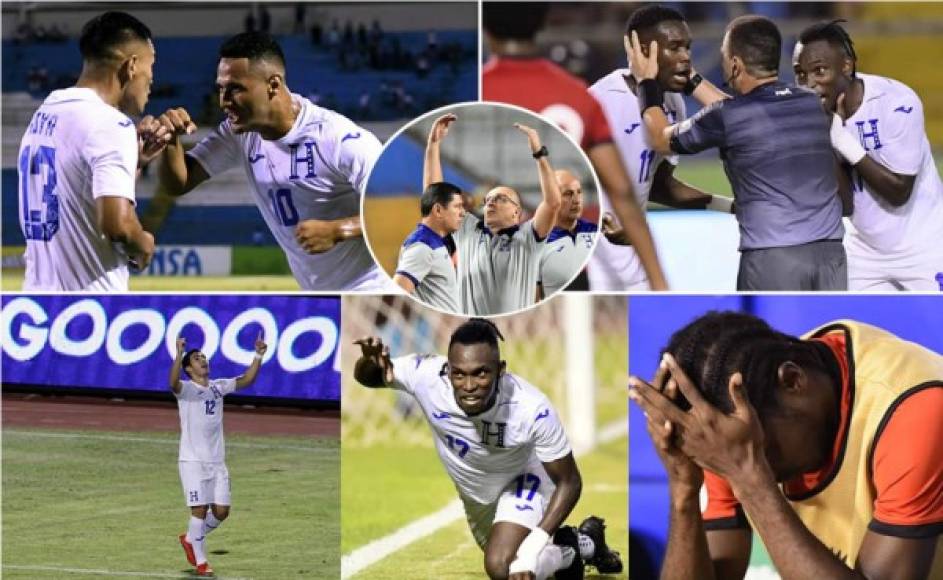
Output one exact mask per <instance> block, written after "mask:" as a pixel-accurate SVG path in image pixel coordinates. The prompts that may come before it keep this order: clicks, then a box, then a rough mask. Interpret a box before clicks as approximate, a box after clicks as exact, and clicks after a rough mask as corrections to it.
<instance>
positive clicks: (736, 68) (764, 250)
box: [630, 15, 851, 290]
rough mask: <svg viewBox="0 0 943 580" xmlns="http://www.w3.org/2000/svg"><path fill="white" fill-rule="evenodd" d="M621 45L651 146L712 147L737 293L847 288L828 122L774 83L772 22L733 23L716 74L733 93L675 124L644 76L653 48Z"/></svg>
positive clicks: (840, 184)
mask: <svg viewBox="0 0 943 580" xmlns="http://www.w3.org/2000/svg"><path fill="white" fill-rule="evenodd" d="M631 43H632V46H631V47H630V53H631V59H632V62H633V65H632V73H633V75H636V76H637V78H639V79H640V81H639V91H638V96H639V109H640V110H641V111H642V112H643V114H642V117H643V119H644V122H645V125H646V128H647V130H648V132H649V136H650V137H651V141H652V146H653V148H654V149H655V150H656V151H658V152H663V153H669V152H670V153H681V154H692V153H698V152H700V151H703V150H705V149H709V148H711V147H718V148H719V149H720V154H721V159H723V162H724V171H725V172H726V174H727V178H728V179H729V180H730V184H731V187H732V189H733V192H734V199H735V202H736V215H737V220H738V221H739V223H740V252H741V257H740V271H739V274H738V276H737V289H738V290H845V289H847V286H848V274H847V264H846V258H845V250H844V248H843V247H842V236H843V234H844V229H843V228H842V223H841V218H842V214H843V213H844V212H847V211H848V210H849V209H850V199H851V198H850V189H849V188H848V183H847V179H845V178H843V173H842V172H841V170H840V168H839V166H838V161H837V159H836V157H835V154H834V152H833V151H832V146H831V141H830V138H829V127H830V124H831V118H830V116H829V115H827V114H826V113H825V111H824V110H823V108H822V106H821V104H820V102H819V98H818V97H817V96H816V95H815V93H813V92H811V91H808V90H807V89H804V88H801V87H797V86H795V85H787V84H785V83H782V82H780V81H779V78H778V74H779V73H778V67H779V60H780V53H781V49H782V37H781V36H780V33H779V30H778V29H777V28H776V25H775V24H774V23H773V22H772V21H771V20H769V19H767V18H764V17H761V16H751V15H748V16H741V17H739V18H736V19H734V20H733V21H732V22H731V23H730V24H729V25H728V26H727V32H726V34H725V35H724V40H723V44H722V47H721V55H722V57H723V71H724V78H725V79H726V82H727V84H728V85H729V86H730V87H731V88H732V89H733V91H734V92H735V93H737V96H735V97H733V98H722V97H723V96H724V95H722V94H721V95H720V97H721V98H718V99H716V100H714V101H713V102H705V103H704V104H705V105H708V106H707V107H705V108H704V109H702V110H701V111H700V112H698V113H697V114H696V115H695V116H693V117H691V118H689V119H687V120H685V121H684V122H682V123H678V124H676V125H671V124H669V122H668V120H667V118H666V117H665V114H664V112H663V111H662V109H661V103H662V100H663V97H662V95H661V92H660V88H659V86H658V84H657V83H656V82H655V81H654V80H653V79H654V78H655V77H656V76H657V72H658V63H657V60H656V59H655V58H654V54H655V53H657V52H658V46H657V43H656V42H652V43H651V44H650V45H649V46H648V47H642V46H640V44H639V42H638V37H637V35H635V33H634V32H633V37H632V39H631ZM646 49H647V50H646ZM701 82H703V83H705V84H706V83H707V81H703V79H701V78H700V75H696V76H695V77H692V79H691V81H690V83H691V84H694V85H695V86H696V85H698V84H699V83H701ZM713 93H714V94H716V92H713ZM702 94H704V91H702Z"/></svg>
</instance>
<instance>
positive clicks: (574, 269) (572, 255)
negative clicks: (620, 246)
mask: <svg viewBox="0 0 943 580" xmlns="http://www.w3.org/2000/svg"><path fill="white" fill-rule="evenodd" d="M554 177H556V180H557V187H558V188H559V189H560V198H561V204H560V211H559V213H557V223H556V224H554V226H553V229H552V230H551V231H550V235H549V236H547V243H546V244H544V249H543V252H541V255H540V280H539V282H538V284H539V286H540V295H541V296H542V297H549V296H551V295H552V294H554V293H555V292H557V291H559V290H562V289H563V288H564V286H566V284H567V283H568V282H569V281H570V279H572V278H573V277H574V276H575V275H576V274H577V273H578V272H579V271H580V269H581V268H582V267H583V264H585V263H586V260H587V259H588V258H589V255H590V252H591V251H592V249H593V244H594V243H595V242H596V233H597V232H598V230H599V227H598V225H597V224H595V223H594V222H591V221H588V220H584V219H583V218H582V217H580V216H582V215H583V186H582V184H581V183H580V179H579V177H577V176H576V175H575V174H574V173H573V172H571V171H568V170H566V169H558V170H556V171H555V172H554ZM571 289H573V287H572V286H571Z"/></svg>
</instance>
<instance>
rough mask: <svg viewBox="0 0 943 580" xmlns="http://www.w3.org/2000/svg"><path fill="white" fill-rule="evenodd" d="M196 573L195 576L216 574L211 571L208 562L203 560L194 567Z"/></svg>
mask: <svg viewBox="0 0 943 580" xmlns="http://www.w3.org/2000/svg"><path fill="white" fill-rule="evenodd" d="M196 575H197V576H215V575H216V574H215V573H214V572H213V569H212V568H210V563H209V562H203V563H202V564H200V565H199V566H197V567H196Z"/></svg>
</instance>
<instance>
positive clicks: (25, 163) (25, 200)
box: [19, 145, 59, 242]
mask: <svg viewBox="0 0 943 580" xmlns="http://www.w3.org/2000/svg"><path fill="white" fill-rule="evenodd" d="M43 165H45V166H46V168H47V171H46V180H45V182H43V183H42V201H41V203H40V206H39V209H31V208H30V203H29V202H30V197H34V196H31V195H30V184H31V183H32V181H33V179H32V177H33V176H34V175H42V173H43ZM19 169H20V200H21V203H20V207H21V209H22V211H23V215H22V220H23V236H24V237H25V238H26V239H27V240H38V241H41V242H48V241H49V240H51V239H52V237H53V236H55V235H56V232H58V231H59V196H57V195H56V150H55V149H54V148H52V147H47V146H45V145H40V146H39V147H37V148H36V151H35V154H32V155H31V151H30V148H29V147H24V148H23V151H22V152H21V153H20V167H19ZM43 206H45V215H44V214H43Z"/></svg>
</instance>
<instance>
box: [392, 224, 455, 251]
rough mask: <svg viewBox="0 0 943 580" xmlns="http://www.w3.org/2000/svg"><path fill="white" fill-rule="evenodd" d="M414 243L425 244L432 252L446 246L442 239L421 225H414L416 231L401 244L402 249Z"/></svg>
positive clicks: (430, 229)
mask: <svg viewBox="0 0 943 580" xmlns="http://www.w3.org/2000/svg"><path fill="white" fill-rule="evenodd" d="M416 242H419V243H422V244H425V245H427V246H429V247H430V248H432V249H433V250H435V249H437V248H441V247H443V246H445V245H446V242H445V238H444V237H442V236H440V235H439V234H437V233H435V231H434V230H433V229H432V228H430V227H429V226H427V225H426V224H423V223H419V224H416V229H415V230H413V233H411V234H409V237H408V238H406V241H404V242H403V247H406V246H408V245H410V244H414V243H416Z"/></svg>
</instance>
